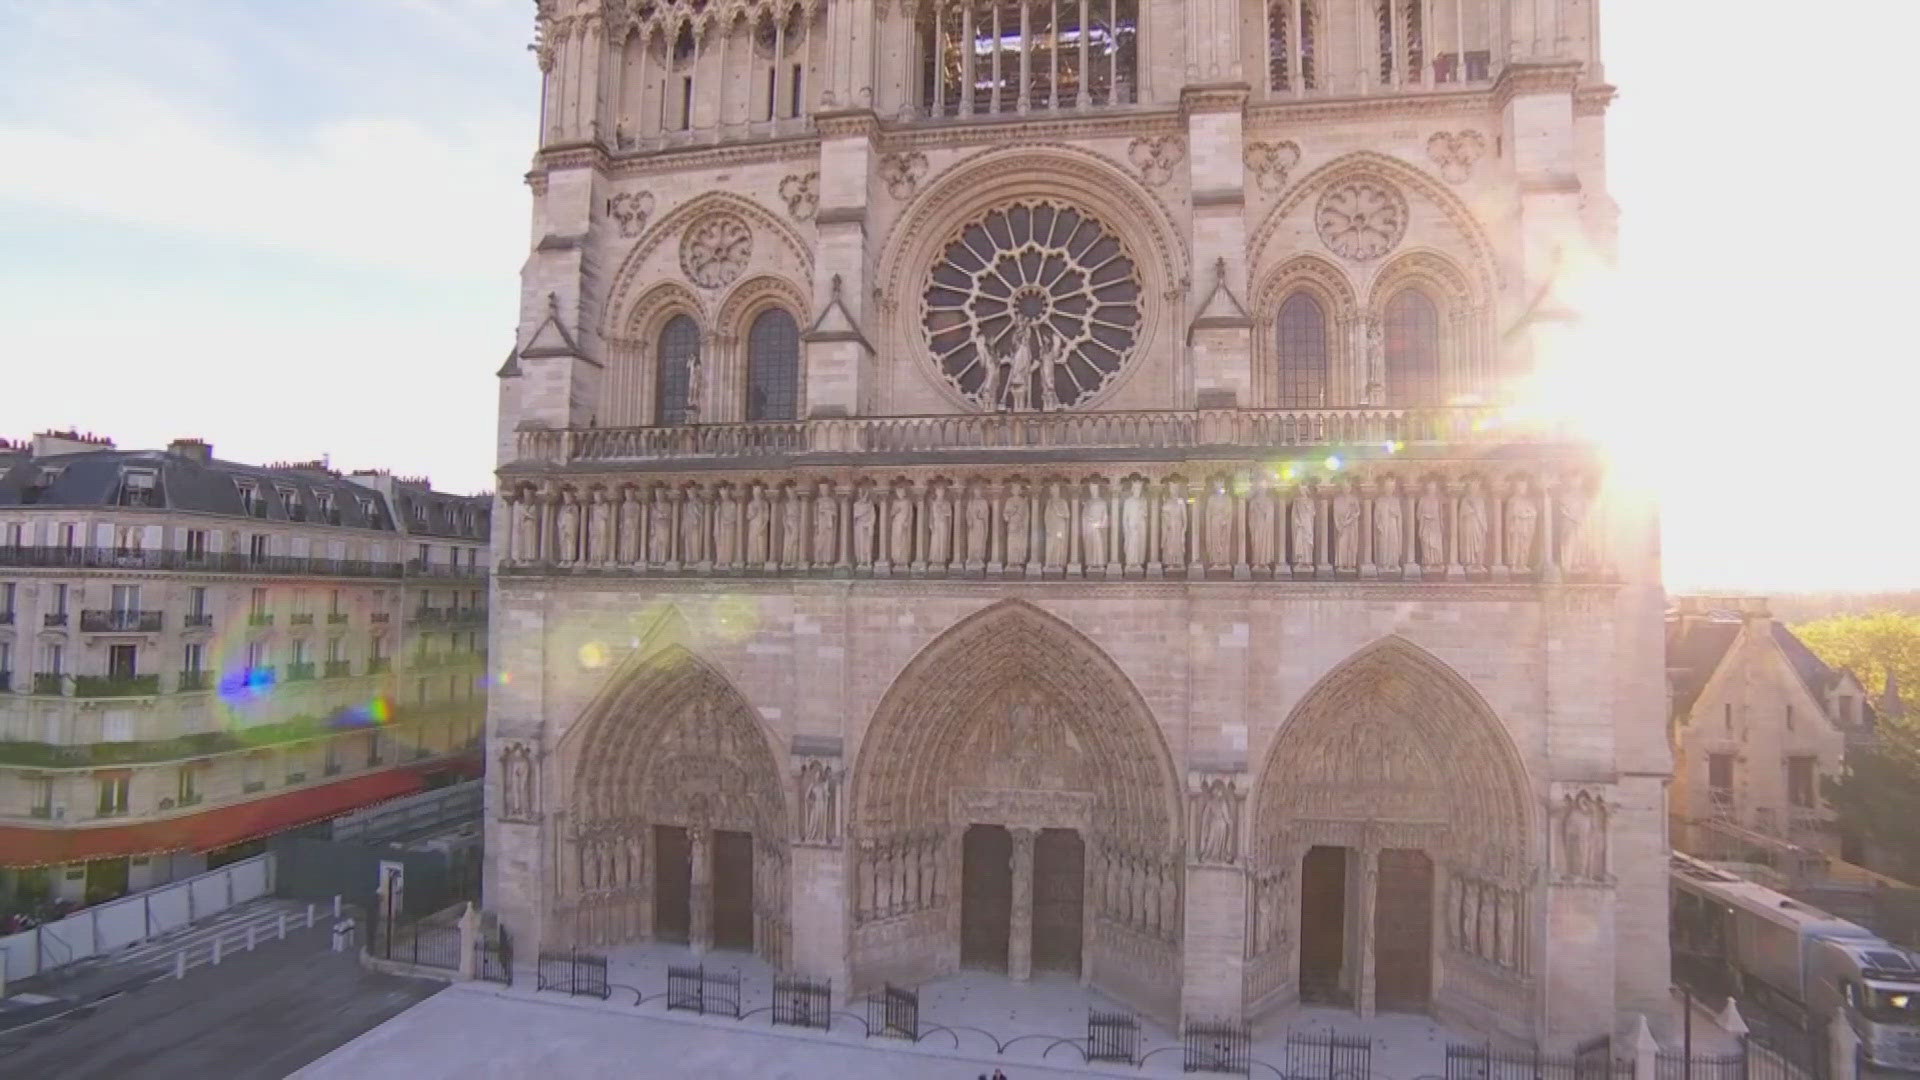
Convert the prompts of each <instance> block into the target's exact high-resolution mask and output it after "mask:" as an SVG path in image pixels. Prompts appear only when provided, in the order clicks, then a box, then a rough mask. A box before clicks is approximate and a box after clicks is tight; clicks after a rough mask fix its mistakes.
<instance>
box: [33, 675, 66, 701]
mask: <svg viewBox="0 0 1920 1080" xmlns="http://www.w3.org/2000/svg"><path fill="white" fill-rule="evenodd" d="M66 681H67V677H66V676H65V675H60V674H48V673H46V672H35V673H34V675H33V692H34V693H36V694H39V695H41V696H43V697H56V696H58V695H60V694H61V693H62V692H63V691H62V690H61V687H62V686H63V685H64V684H65V683H66Z"/></svg>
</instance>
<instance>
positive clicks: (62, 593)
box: [53, 583, 67, 615]
mask: <svg viewBox="0 0 1920 1080" xmlns="http://www.w3.org/2000/svg"><path fill="white" fill-rule="evenodd" d="M53 613H54V614H55V615H65V614H66V613H67V586H66V585H65V584H64V583H62V584H59V585H55V586H54V587H53Z"/></svg>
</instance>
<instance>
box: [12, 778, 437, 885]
mask: <svg viewBox="0 0 1920 1080" xmlns="http://www.w3.org/2000/svg"><path fill="white" fill-rule="evenodd" d="M425 787H426V781H425V779H424V778H423V777H422V776H421V775H420V773H419V772H417V771H415V770H413V769H388V770H386V771H384V772H377V773H374V774H372V775H370V776H356V777H354V778H353V779H351V780H342V781H339V782H338V783H333V784H322V785H320V786H319V787H311V788H307V789H305V790H303V791H289V792H287V793H286V794H284V795H273V796H270V797H268V798H264V799H254V800H252V801H251V802H244V803H240V804H238V805H235V806H223V807H220V808H219V809H217V810H207V811H204V812H202V813H198V814H189V815H187V816H185V817H177V818H170V819H168V820H166V821H148V822H142V823H139V824H134V825H104V826H84V827H76V828H65V829H58V828H55V829H48V828H26V827H21V826H0V866H47V865H52V864H56V863H78V862H86V861H88V860H90V859H114V858H119V857H121V856H125V855H158V854H162V853H164V852H169V851H194V852H201V851H213V850H215V849H217V848H223V847H229V846H231V845H233V844H239V843H244V842H246V841H248V840H257V839H259V838H260V837H262V836H271V835H273V834H274V833H278V832H285V831H286V830H288V829H294V828H298V827H300V826H302V825H307V824H311V823H313V822H315V821H321V820H324V819H326V818H330V817H334V816H336V815H338V814H344V813H346V812H347V811H349V810H357V809H359V808H360V807H363V806H371V805H372V804H374V803H377V802H385V801H386V800H388V799H392V798H397V797H399V796H401V795H411V794H413V793H414V792H416V791H419V790H421V789H423V788H425Z"/></svg>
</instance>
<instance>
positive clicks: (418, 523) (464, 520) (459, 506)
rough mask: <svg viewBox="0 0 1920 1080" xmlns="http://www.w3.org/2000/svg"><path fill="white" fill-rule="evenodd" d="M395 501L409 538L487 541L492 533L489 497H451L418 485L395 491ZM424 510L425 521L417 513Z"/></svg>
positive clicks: (399, 488)
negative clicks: (433, 537)
mask: <svg viewBox="0 0 1920 1080" xmlns="http://www.w3.org/2000/svg"><path fill="white" fill-rule="evenodd" d="M394 499H395V501H396V502H398V503H399V504H400V505H399V506H398V507H396V508H395V509H397V510H398V511H399V512H400V515H401V518H400V520H402V521H404V522H406V528H407V532H408V534H409V535H413V536H439V537H446V538H448V539H454V540H485V539H487V538H488V536H489V534H490V531H491V530H490V524H489V523H490V519H491V516H492V513H493V499H492V497H491V496H487V495H448V494H445V493H443V492H438V491H434V490H432V489H430V488H425V487H420V486H418V485H415V484H405V485H400V486H397V487H396V488H395V495H394ZM421 508H424V509H425V510H426V518H425V520H424V521H422V520H421V518H420V517H418V516H416V513H415V512H416V511H417V510H419V509H421Z"/></svg>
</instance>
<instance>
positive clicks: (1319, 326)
mask: <svg viewBox="0 0 1920 1080" xmlns="http://www.w3.org/2000/svg"><path fill="white" fill-rule="evenodd" d="M1277 325H1278V331H1279V337H1278V341H1277V343H1276V344H1277V346H1278V347H1277V348H1276V349H1275V353H1274V355H1275V357H1276V358H1277V359H1278V361H1279V365H1278V367H1279V370H1278V372H1277V374H1278V375H1279V379H1278V384H1279V386H1278V389H1279V400H1278V402H1277V404H1278V405H1279V406H1280V407H1281V408H1283V409H1318V408H1321V407H1323V406H1325V405H1326V403H1327V314H1326V312H1325V311H1324V310H1323V309H1322V308H1321V307H1320V301H1318V300H1316V299H1314V298H1313V294H1311V293H1307V292H1296V293H1294V294H1293V295H1292V296H1289V297H1287V299H1286V302H1285V303H1283V304H1281V305H1280V318H1279V321H1278V324H1277Z"/></svg>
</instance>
